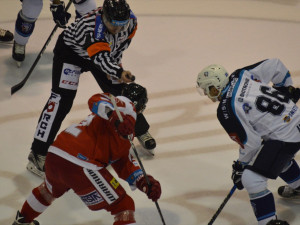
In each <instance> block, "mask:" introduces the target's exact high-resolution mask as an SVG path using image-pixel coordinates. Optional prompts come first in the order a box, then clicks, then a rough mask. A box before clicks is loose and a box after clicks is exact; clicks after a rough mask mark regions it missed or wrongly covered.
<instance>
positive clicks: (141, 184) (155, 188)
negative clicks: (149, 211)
mask: <svg viewBox="0 0 300 225" xmlns="http://www.w3.org/2000/svg"><path fill="white" fill-rule="evenodd" d="M147 177H148V179H149V182H150V189H149V185H148V184H147V180H146V178H145V177H144V176H140V177H138V178H137V181H136V187H137V188H138V189H139V190H141V191H142V192H145V193H146V194H147V196H148V198H149V199H151V200H152V201H154V202H156V201H157V200H158V199H159V198H160V195H161V187H160V183H159V182H158V181H157V180H155V179H154V178H153V177H152V176H151V175H147Z"/></svg>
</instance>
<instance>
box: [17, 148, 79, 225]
mask: <svg viewBox="0 0 300 225" xmlns="http://www.w3.org/2000/svg"><path fill="white" fill-rule="evenodd" d="M45 167H46V168H47V169H46V174H45V175H46V178H45V181H44V182H43V183H42V184H41V185H40V186H38V187H36V188H34V189H33V190H32V193H31V194H30V195H29V196H28V198H27V200H26V201H25V202H24V204H23V207H22V209H21V210H20V211H18V212H17V216H16V220H15V222H14V224H13V225H18V224H23V225H25V224H26V225H39V223H38V222H37V221H35V220H34V219H35V218H37V217H38V216H39V215H40V214H42V213H43V212H44V211H45V210H46V209H47V208H48V207H49V206H50V205H51V203H52V202H53V201H54V200H55V199H56V198H59V197H61V196H62V195H63V194H64V193H65V192H67V191H68V190H69V189H70V188H69V186H68V185H67V184H66V183H65V180H64V177H65V175H64V173H67V175H66V176H68V173H70V171H72V170H73V169H76V168H77V166H76V165H75V164H73V163H70V162H68V161H66V160H64V159H63V158H60V157H59V156H56V155H54V154H49V157H47V160H46V162H45ZM73 167H74V168H73Z"/></svg>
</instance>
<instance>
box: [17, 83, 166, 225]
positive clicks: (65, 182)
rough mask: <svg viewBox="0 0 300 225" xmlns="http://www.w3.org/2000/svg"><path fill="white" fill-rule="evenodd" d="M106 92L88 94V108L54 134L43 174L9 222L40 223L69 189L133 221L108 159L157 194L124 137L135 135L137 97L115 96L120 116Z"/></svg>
mask: <svg viewBox="0 0 300 225" xmlns="http://www.w3.org/2000/svg"><path fill="white" fill-rule="evenodd" d="M129 85H133V86H135V85H137V84H133V83H132V84H129ZM110 97H111V95H110V94H107V93H104V94H96V95H94V96H92V97H91V98H90V99H89V101H88V104H89V108H90V109H91V111H92V112H93V113H92V114H90V115H89V116H88V117H87V118H86V119H85V120H83V121H81V122H80V123H79V124H74V125H71V126H70V127H68V128H67V129H65V130H64V131H63V132H61V133H60V134H59V135H58V136H57V138H56V140H55V141H54V143H53V144H52V145H51V146H50V148H49V151H48V155H47V157H46V162H45V171H46V172H45V180H44V182H43V183H42V184H41V185H40V186H38V187H36V188H34V189H33V190H32V193H31V194H30V195H29V197H28V198H27V200H26V201H25V203H24V204H23V207H22V209H21V211H18V212H17V216H16V220H15V222H14V223H13V225H20V224H23V225H39V223H38V222H37V221H36V220H34V219H35V218H36V217H38V216H39V215H40V214H41V213H43V212H44V210H45V209H46V208H47V207H48V206H50V205H51V203H52V202H53V201H54V200H55V199H56V198H59V197H61V196H62V195H63V194H64V193H65V192H67V191H68V190H70V189H73V191H74V192H75V193H76V194H77V195H78V196H79V197H80V198H81V200H82V201H83V202H84V203H85V204H86V205H87V207H88V208H89V209H91V210H101V209H105V210H107V211H108V212H110V213H111V214H112V215H113V216H114V223H113V225H125V224H131V225H134V224H136V223H135V218H134V211H135V206H134V201H133V200H132V198H131V197H130V196H129V195H127V193H126V192H125V190H124V189H123V187H122V186H121V185H120V183H119V182H118V181H117V180H116V178H114V177H113V176H112V174H111V173H110V172H109V171H108V170H107V167H108V166H110V165H111V166H112V168H113V169H114V170H115V172H116V173H117V174H118V176H119V177H120V178H122V179H123V180H126V181H127V182H128V184H129V185H130V187H131V189H132V190H135V189H136V188H138V189H139V190H141V191H143V192H145V193H146V194H147V196H148V198H149V199H151V200H153V201H157V200H158V199H159V198H160V195H161V187H160V183H159V182H158V181H157V180H155V179H154V178H153V177H152V176H150V175H147V176H148V179H149V181H150V183H151V187H149V186H148V184H147V181H146V178H145V176H144V174H143V172H142V170H141V169H140V167H139V165H138V163H137V162H136V161H135V160H134V159H133V157H132V156H131V154H130V152H129V150H130V147H131V144H130V141H129V140H128V138H131V139H132V138H133V137H134V134H133V133H134V126H135V120H136V109H135V106H134V104H136V105H137V104H138V103H141V101H135V103H133V102H131V101H130V100H129V99H128V98H127V97H125V96H117V97H115V100H116V105H117V107H118V110H119V111H120V113H121V116H122V117H123V122H120V120H119V117H118V115H117V112H116V109H115V108H114V106H113V104H112V102H111V99H110ZM143 102H145V103H146V102H147V101H143ZM138 107H141V108H144V107H145V105H139V106H138ZM127 137H128V138H127Z"/></svg>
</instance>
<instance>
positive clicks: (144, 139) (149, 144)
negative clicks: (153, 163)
mask: <svg viewBox="0 0 300 225" xmlns="http://www.w3.org/2000/svg"><path fill="white" fill-rule="evenodd" d="M137 139H138V140H139V142H140V143H141V145H142V146H143V147H144V148H145V149H147V150H148V151H149V153H150V154H151V155H154V153H153V149H154V148H155V147H156V141H155V139H154V138H153V137H152V136H151V134H150V133H149V132H148V131H147V132H146V133H144V134H142V135H140V136H137Z"/></svg>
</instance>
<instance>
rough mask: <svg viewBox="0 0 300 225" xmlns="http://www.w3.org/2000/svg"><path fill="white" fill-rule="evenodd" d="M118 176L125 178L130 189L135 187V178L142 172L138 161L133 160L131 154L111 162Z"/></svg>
mask: <svg viewBox="0 0 300 225" xmlns="http://www.w3.org/2000/svg"><path fill="white" fill-rule="evenodd" d="M111 166H112V167H113V168H114V170H115V171H116V173H117V174H118V176H119V177H120V178H122V179H123V180H126V181H127V182H128V184H129V186H130V188H131V190H135V189H136V185H135V183H136V179H137V178H138V177H139V176H141V175H142V174H143V171H142V170H141V168H140V167H139V165H138V163H137V162H136V161H135V160H134V158H133V157H132V155H131V154H129V155H128V156H124V157H122V158H121V159H119V160H118V161H116V162H114V163H113V164H111Z"/></svg>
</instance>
